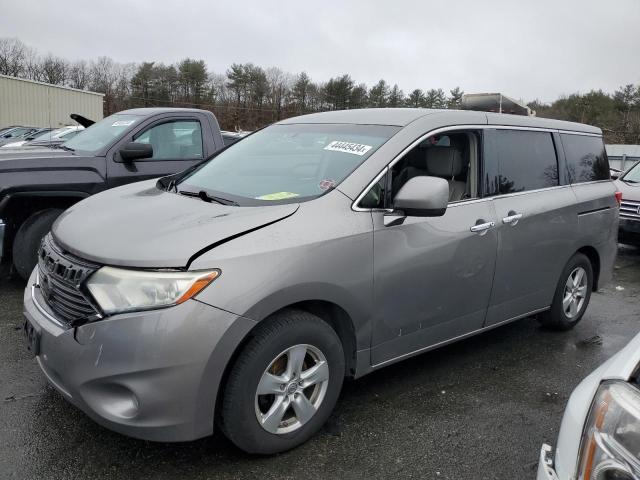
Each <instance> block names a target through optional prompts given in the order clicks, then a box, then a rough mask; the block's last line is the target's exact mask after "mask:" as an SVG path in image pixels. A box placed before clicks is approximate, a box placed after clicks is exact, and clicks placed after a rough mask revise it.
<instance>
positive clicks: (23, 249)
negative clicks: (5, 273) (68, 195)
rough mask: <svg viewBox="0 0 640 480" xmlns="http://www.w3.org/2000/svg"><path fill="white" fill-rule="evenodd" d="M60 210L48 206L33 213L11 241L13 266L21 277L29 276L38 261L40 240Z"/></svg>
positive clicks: (49, 228) (26, 277)
mask: <svg viewBox="0 0 640 480" xmlns="http://www.w3.org/2000/svg"><path fill="white" fill-rule="evenodd" d="M62 212H63V210H62V209H59V208H50V209H47V210H42V211H40V212H37V213H34V214H33V215H31V216H30V217H29V218H27V219H26V220H25V221H24V223H23V224H22V225H21V226H20V228H19V229H18V233H16V236H15V239H14V241H13V266H14V267H15V269H16V272H18V275H20V276H21V277H22V278H23V279H25V280H26V279H28V278H29V275H31V272H32V271H33V269H34V268H35V266H36V264H37V263H38V248H39V247H40V242H41V241H42V239H43V238H44V236H45V235H46V234H47V233H48V232H49V230H51V225H53V222H54V221H55V220H56V218H58V217H59V216H60V214H61V213H62Z"/></svg>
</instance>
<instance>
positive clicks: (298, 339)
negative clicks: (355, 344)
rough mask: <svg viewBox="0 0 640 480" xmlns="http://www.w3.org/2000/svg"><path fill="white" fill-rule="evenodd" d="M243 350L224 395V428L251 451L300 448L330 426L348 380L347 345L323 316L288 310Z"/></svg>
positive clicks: (263, 327) (266, 324)
mask: <svg viewBox="0 0 640 480" xmlns="http://www.w3.org/2000/svg"><path fill="white" fill-rule="evenodd" d="M263 322H264V323H263V324H261V325H258V327H256V330H255V332H254V333H253V334H252V338H251V339H250V340H249V342H248V343H247V344H246V345H245V346H244V348H243V349H242V350H241V351H240V353H239V355H238V356H237V359H236V361H235V363H234V364H233V366H232V368H231V371H230V373H229V376H228V380H227V383H226V386H225V389H224V392H223V398H222V412H221V429H222V431H223V432H224V433H225V435H226V436H227V438H229V439H230V440H231V441H232V442H233V443H234V444H235V445H236V446H237V447H239V448H241V449H242V450H244V451H245V452H248V453H257V454H263V455H265V454H273V453H278V452H284V451H285V450H289V449H291V448H294V447H297V446H298V445H300V444H301V443H303V442H305V441H306V440H307V439H309V438H310V437H311V436H312V435H313V434H315V433H316V432H317V431H318V430H319V429H320V428H321V427H322V425H323V424H324V423H325V421H326V420H327V418H328V417H329V415H330V414H331V411H332V410H333V407H334V406H335V404H336V401H337V399H338V395H339V394H340V389H341V388H342V381H343V379H344V371H345V361H344V353H343V349H342V342H341V341H340V338H339V337H338V335H337V334H336V332H335V331H334V330H333V328H331V326H329V325H328V324H327V323H326V322H324V321H323V320H322V319H321V318H318V317H316V316H315V315H312V314H310V313H307V312H303V311H298V310H291V311H283V312H281V313H278V314H276V315H274V316H273V317H272V318H270V319H267V320H264V321H263Z"/></svg>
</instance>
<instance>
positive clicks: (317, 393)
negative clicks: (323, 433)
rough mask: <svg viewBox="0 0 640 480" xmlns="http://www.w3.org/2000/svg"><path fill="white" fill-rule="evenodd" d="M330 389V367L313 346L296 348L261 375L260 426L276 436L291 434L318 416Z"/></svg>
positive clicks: (258, 394)
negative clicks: (317, 413)
mask: <svg viewBox="0 0 640 480" xmlns="http://www.w3.org/2000/svg"><path fill="white" fill-rule="evenodd" d="M328 386H329V365H328V364H327V360H326V358H325V356H324V354H323V353H322V352H321V351H320V350H319V349H318V348H316V347H314V346H313V345H306V344H305V345H294V346H292V347H290V348H288V349H286V350H285V351H283V352H282V353H280V354H279V355H278V356H277V357H276V358H275V359H273V361H272V362H271V363H270V364H269V366H268V367H267V369H266V370H265V371H264V373H263V374H262V377H261V378H260V381H259V382H258V387H257V389H256V395H255V412H256V418H257V419H258V423H259V424H260V426H261V427H262V428H264V429H265V430H266V431H267V432H269V433H273V434H284V433H290V432H293V431H295V430H298V429H299V428H301V427H302V426H303V425H304V424H305V423H307V422H308V421H309V420H311V418H312V417H313V416H314V415H315V413H316V412H317V411H318V409H319V408H320V405H321V404H322V401H323V400H324V397H325V394H326V392H327V387H328Z"/></svg>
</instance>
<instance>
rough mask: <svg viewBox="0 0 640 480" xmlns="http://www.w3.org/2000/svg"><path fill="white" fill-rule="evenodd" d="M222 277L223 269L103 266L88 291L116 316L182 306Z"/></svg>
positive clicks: (88, 284)
mask: <svg viewBox="0 0 640 480" xmlns="http://www.w3.org/2000/svg"><path fill="white" fill-rule="evenodd" d="M219 276H220V271H219V270H210V271H206V272H202V271H200V272H173V271H153V272H152V271H145V270H125V269H122V268H113V267H102V268H101V269H100V270H98V271H97V272H96V273H94V274H93V275H91V277H90V278H89V280H88V281H87V289H88V290H89V292H90V293H91V295H92V296H93V298H94V299H95V301H96V302H97V303H98V305H100V308H102V310H103V311H104V312H105V313H107V314H113V313H122V312H131V311H135V310H151V309H155V308H161V307H169V306H171V305H178V304H179V303H182V302H184V301H186V300H188V299H190V298H191V297H193V296H195V295H197V294H198V293H199V292H200V291H201V290H202V289H203V288H204V287H206V286H207V285H209V284H210V283H211V282H212V281H214V280H215V279H216V278H218V277H219Z"/></svg>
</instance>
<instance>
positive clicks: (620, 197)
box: [615, 192, 622, 206]
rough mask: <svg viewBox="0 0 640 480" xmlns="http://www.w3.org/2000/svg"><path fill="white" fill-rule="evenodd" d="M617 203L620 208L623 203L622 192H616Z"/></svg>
mask: <svg viewBox="0 0 640 480" xmlns="http://www.w3.org/2000/svg"><path fill="white" fill-rule="evenodd" d="M615 195H616V202H618V206H620V202H622V192H616V193H615Z"/></svg>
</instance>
